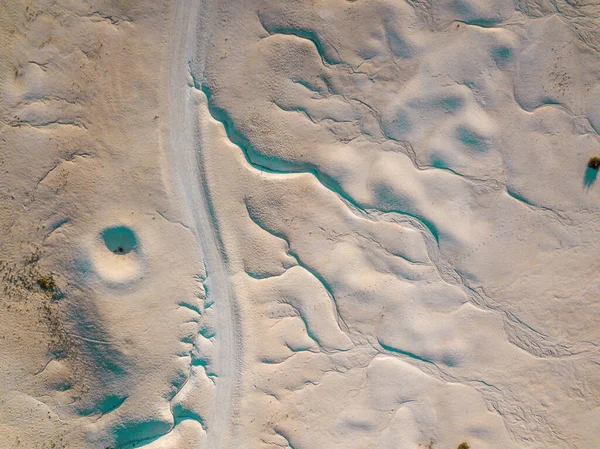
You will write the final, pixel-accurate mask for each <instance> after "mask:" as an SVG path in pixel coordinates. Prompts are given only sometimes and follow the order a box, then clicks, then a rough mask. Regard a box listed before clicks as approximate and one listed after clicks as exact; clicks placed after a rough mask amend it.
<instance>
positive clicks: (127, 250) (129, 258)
mask: <svg viewBox="0 0 600 449" xmlns="http://www.w3.org/2000/svg"><path fill="white" fill-rule="evenodd" d="M93 253H94V254H93V257H92V259H93V263H94V268H95V271H96V273H97V274H98V276H99V277H100V278H101V279H102V280H104V281H105V282H107V283H108V284H109V285H112V286H114V287H121V286H126V285H127V284H130V283H132V282H135V281H136V280H138V279H139V278H140V277H141V274H142V271H143V267H144V263H143V257H142V253H141V248H140V242H139V238H138V236H137V234H136V232H135V231H134V230H133V229H132V228H130V227H128V226H124V225H114V226H109V227H106V228H104V229H102V230H101V231H100V234H99V238H98V241H97V244H96V246H95V248H94V251H93Z"/></svg>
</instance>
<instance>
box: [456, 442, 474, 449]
mask: <svg viewBox="0 0 600 449" xmlns="http://www.w3.org/2000/svg"><path fill="white" fill-rule="evenodd" d="M470 448H471V446H469V444H468V443H467V442H464V443H460V444H459V445H458V448H457V449H470Z"/></svg>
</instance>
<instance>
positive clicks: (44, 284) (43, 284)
mask: <svg viewBox="0 0 600 449" xmlns="http://www.w3.org/2000/svg"><path fill="white" fill-rule="evenodd" d="M37 283H38V285H39V286H40V288H41V289H42V290H44V291H45V292H50V293H52V292H54V291H55V290H56V282H55V281H54V278H53V277H52V275H49V276H41V277H40V278H39V279H38V280H37Z"/></svg>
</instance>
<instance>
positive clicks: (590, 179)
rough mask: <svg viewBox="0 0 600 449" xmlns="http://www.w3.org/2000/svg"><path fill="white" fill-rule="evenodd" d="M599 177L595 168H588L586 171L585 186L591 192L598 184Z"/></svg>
mask: <svg viewBox="0 0 600 449" xmlns="http://www.w3.org/2000/svg"><path fill="white" fill-rule="evenodd" d="M597 177H598V170H596V169H595V168H591V167H588V168H587V169H586V170H585V175H584V176H583V186H584V187H585V188H586V189H587V190H589V189H590V188H591V187H592V186H593V185H594V183H595V182H596V178H597Z"/></svg>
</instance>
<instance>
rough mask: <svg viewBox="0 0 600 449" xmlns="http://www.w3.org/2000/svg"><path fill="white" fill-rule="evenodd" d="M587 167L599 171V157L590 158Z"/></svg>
mask: <svg viewBox="0 0 600 449" xmlns="http://www.w3.org/2000/svg"><path fill="white" fill-rule="evenodd" d="M588 167H590V168H593V169H594V170H598V169H600V156H592V157H591V158H590V160H589V162H588Z"/></svg>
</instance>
